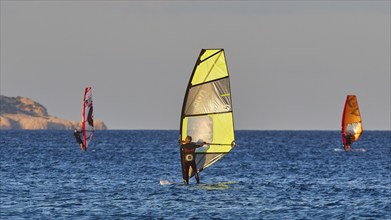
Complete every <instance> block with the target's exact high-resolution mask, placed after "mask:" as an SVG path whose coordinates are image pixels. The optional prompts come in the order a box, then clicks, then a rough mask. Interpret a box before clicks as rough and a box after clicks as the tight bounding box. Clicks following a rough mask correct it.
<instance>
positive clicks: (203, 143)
mask: <svg viewBox="0 0 391 220" xmlns="http://www.w3.org/2000/svg"><path fill="white" fill-rule="evenodd" d="M205 144H206V142H205V141H203V142H202V143H201V144H196V148H199V147H202V146H204V145H205Z"/></svg>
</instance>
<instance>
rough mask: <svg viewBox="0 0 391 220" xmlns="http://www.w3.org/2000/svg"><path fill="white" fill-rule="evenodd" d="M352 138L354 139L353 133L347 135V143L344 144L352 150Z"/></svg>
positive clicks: (345, 148) (347, 148)
mask: <svg viewBox="0 0 391 220" xmlns="http://www.w3.org/2000/svg"><path fill="white" fill-rule="evenodd" d="M352 139H353V135H351V134H348V135H345V145H344V146H343V147H344V150H350V145H351V144H352Z"/></svg>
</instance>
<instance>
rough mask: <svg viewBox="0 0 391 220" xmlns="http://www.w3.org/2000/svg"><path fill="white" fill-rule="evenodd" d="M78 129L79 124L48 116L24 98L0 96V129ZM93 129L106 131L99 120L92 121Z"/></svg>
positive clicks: (45, 111)
mask: <svg viewBox="0 0 391 220" xmlns="http://www.w3.org/2000/svg"><path fill="white" fill-rule="evenodd" d="M75 127H78V128H80V122H77V121H69V120H65V119H61V118H57V117H55V116H51V115H49V114H48V112H47V110H46V108H45V107H44V106H43V105H41V104H39V103H38V102H35V101H34V100H31V99H29V98H25V97H20V96H18V97H7V96H3V95H0V129H29V130H34V129H41V130H46V129H56V130H64V129H65V130H67V129H73V128H75ZM94 127H95V129H99V130H106V129H107V126H106V125H105V124H104V123H103V121H100V120H94Z"/></svg>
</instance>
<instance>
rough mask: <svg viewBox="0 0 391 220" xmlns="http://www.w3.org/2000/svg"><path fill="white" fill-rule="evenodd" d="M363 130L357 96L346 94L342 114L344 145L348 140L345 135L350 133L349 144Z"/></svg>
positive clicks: (356, 138) (358, 136) (355, 139)
mask: <svg viewBox="0 0 391 220" xmlns="http://www.w3.org/2000/svg"><path fill="white" fill-rule="evenodd" d="M362 132H363V128H362V121H361V114H360V110H359V108H358V102H357V97H356V96H355V95H348V96H347V98H346V101H345V107H344V110H343V114H342V131H341V133H342V142H343V144H344V146H345V145H346V143H347V142H349V140H347V135H350V136H351V138H350V144H353V142H355V141H357V140H358V139H359V138H360V136H361V134H362Z"/></svg>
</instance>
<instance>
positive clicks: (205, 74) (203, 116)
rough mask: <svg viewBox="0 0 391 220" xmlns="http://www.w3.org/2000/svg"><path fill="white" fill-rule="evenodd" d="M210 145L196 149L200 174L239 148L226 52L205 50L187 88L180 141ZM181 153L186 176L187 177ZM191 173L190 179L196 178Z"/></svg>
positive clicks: (196, 160)
mask: <svg viewBox="0 0 391 220" xmlns="http://www.w3.org/2000/svg"><path fill="white" fill-rule="evenodd" d="M188 135H189V136H191V137H192V138H193V141H194V142H197V141H200V140H202V141H205V142H207V143H208V144H206V145H204V147H201V148H197V149H196V157H195V162H196V165H197V169H198V171H202V170H203V169H205V168H206V167H208V166H210V165H212V164H213V163H215V162H216V161H218V160H219V159H221V158H222V157H223V156H224V155H226V154H227V153H228V152H230V151H231V150H232V148H233V147H234V146H235V135H234V121H233V114H232V99H231V88H230V80H229V74H228V69H227V63H226V59H225V55H224V50H223V49H202V50H201V53H200V55H199V57H198V59H197V62H196V65H195V67H194V70H193V73H192V76H191V77H190V81H189V84H188V86H187V90H186V94H185V98H184V101H183V106H182V115H181V125H180V139H181V140H182V141H184V140H185V138H186V136H188ZM183 162H184V159H183V153H182V152H181V163H182V174H183V175H184V172H185V171H184V169H183V168H184V167H183ZM193 174H194V172H193V170H191V168H190V170H189V176H193Z"/></svg>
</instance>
